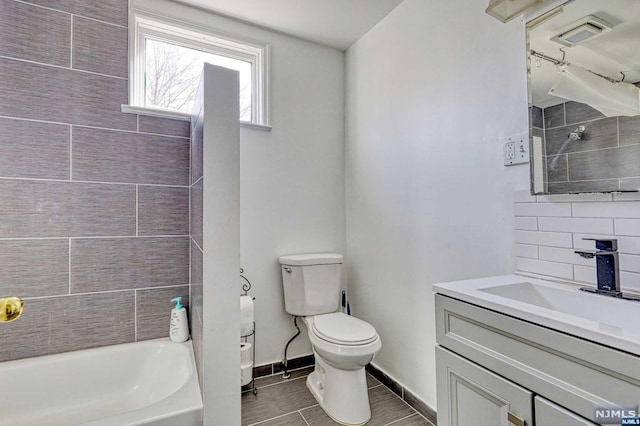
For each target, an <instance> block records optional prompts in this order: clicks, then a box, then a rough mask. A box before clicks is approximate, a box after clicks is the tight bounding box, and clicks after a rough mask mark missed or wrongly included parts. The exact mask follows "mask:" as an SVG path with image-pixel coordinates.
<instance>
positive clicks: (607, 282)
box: [576, 238, 622, 297]
mask: <svg viewBox="0 0 640 426" xmlns="http://www.w3.org/2000/svg"><path fill="white" fill-rule="evenodd" d="M583 240H588V241H595V242H596V250H595V251H592V250H585V251H578V250H577V251H576V253H577V254H579V255H580V256H582V257H584V258H585V259H593V258H594V257H595V258H596V270H597V276H598V289H597V290H596V291H595V292H596V293H600V294H606V295H608V296H615V297H621V296H622V292H621V291H620V267H619V261H618V240H614V239H610V240H605V239H595V238H583ZM581 290H585V291H590V290H591V289H589V290H586V289H584V288H582V289H581Z"/></svg>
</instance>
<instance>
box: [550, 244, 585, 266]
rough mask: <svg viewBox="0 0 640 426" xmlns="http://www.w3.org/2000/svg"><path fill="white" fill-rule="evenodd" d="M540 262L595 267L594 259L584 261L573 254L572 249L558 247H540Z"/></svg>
mask: <svg viewBox="0 0 640 426" xmlns="http://www.w3.org/2000/svg"><path fill="white" fill-rule="evenodd" d="M539 258H540V260H549V261H552V262H561V263H572V264H574V265H583V266H596V260H595V259H585V258H584V257H581V256H579V255H578V254H576V253H575V251H574V250H573V249H566V248H558V247H540V250H539Z"/></svg>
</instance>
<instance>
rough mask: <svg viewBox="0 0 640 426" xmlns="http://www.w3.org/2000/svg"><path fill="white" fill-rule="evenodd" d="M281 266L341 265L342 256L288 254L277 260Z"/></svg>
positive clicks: (332, 254) (335, 254) (334, 254)
mask: <svg viewBox="0 0 640 426" xmlns="http://www.w3.org/2000/svg"><path fill="white" fill-rule="evenodd" d="M278 260H279V261H280V264H281V265H290V266H308V265H333V264H336V263H342V255H341V254H338V253H311V254H290V255H288V256H280V257H279V258H278Z"/></svg>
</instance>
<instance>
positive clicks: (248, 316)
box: [240, 296, 253, 336]
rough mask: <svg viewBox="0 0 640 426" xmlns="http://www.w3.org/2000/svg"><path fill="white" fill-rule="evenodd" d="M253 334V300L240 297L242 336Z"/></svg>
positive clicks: (248, 297)
mask: <svg viewBox="0 0 640 426" xmlns="http://www.w3.org/2000/svg"><path fill="white" fill-rule="evenodd" d="M251 332H253V298H252V297H251V296H240V335H241V336H246V335H248V334H251Z"/></svg>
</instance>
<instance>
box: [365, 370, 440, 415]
mask: <svg viewBox="0 0 640 426" xmlns="http://www.w3.org/2000/svg"><path fill="white" fill-rule="evenodd" d="M366 369H367V371H368V372H369V373H370V374H371V375H372V376H373V377H375V378H376V379H378V381H379V382H380V383H382V384H383V385H385V386H386V387H387V388H389V389H390V390H391V391H392V392H393V393H395V394H396V395H398V397H400V398H401V399H402V400H403V401H404V402H406V403H407V404H409V405H410V406H411V407H413V408H414V409H415V410H416V411H417V412H418V413H420V414H422V416H424V418H426V419H427V420H429V421H430V422H431V423H433V424H434V425H437V424H438V417H437V415H436V410H434V409H433V408H431V407H429V406H428V405H427V404H426V403H425V402H424V401H422V400H421V399H420V398H418V397H417V396H416V395H415V394H414V393H413V392H411V391H410V390H408V389H407V388H405V387H404V386H403V385H402V384H401V383H399V382H398V381H396V380H395V379H394V378H392V377H391V376H389V375H388V374H386V373H385V372H383V371H382V370H380V369H379V368H378V367H376V366H375V365H373V364H369V365H367V367H366Z"/></svg>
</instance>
